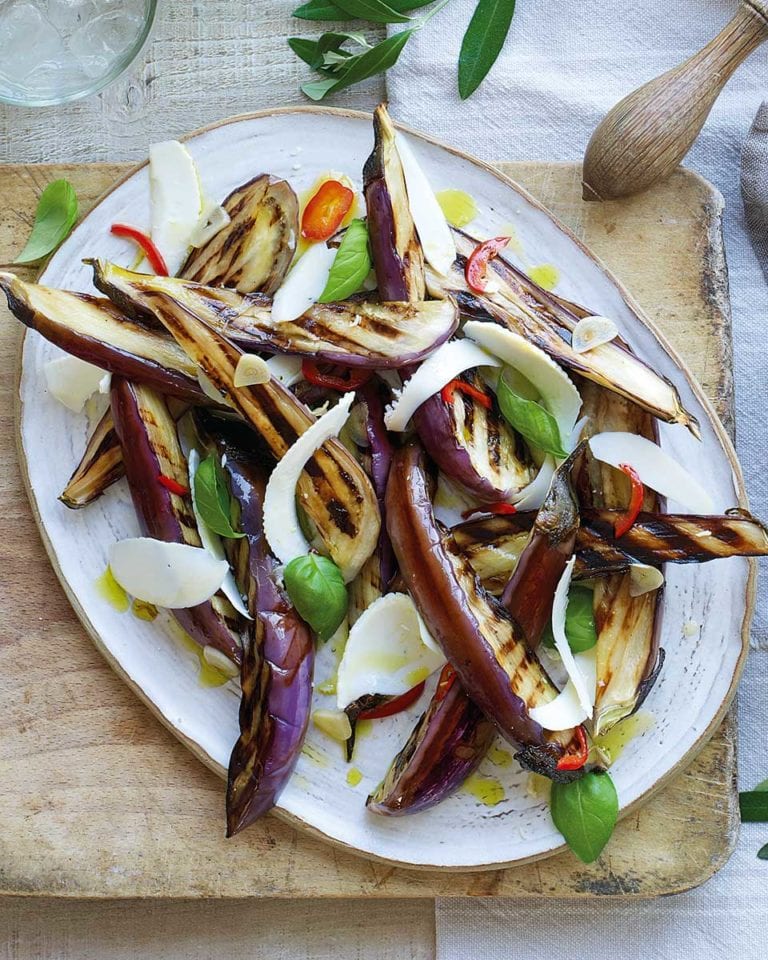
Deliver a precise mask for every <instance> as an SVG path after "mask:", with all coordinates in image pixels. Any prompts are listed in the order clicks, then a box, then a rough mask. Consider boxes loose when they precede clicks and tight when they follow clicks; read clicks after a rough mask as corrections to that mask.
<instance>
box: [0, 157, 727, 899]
mask: <svg viewBox="0 0 768 960" xmlns="http://www.w3.org/2000/svg"><path fill="white" fill-rule="evenodd" d="M502 166H503V169H504V170H505V172H507V173H510V174H511V175H512V176H514V177H516V178H517V179H518V180H519V181H521V183H522V184H523V185H524V186H526V187H527V188H528V189H530V190H531V192H533V193H534V195H536V196H537V197H539V198H540V199H542V200H543V201H544V202H545V203H547V204H548V205H549V206H550V207H551V208H552V209H553V210H554V212H555V213H556V214H558V215H559V216H560V217H561V218H562V219H563V220H564V221H565V222H566V223H567V224H568V225H569V226H570V227H571V228H572V229H574V230H575V231H576V232H577V233H578V234H579V235H580V236H582V237H583V238H584V239H585V240H586V241H587V242H588V243H589V244H591V245H592V247H593V248H594V249H595V251H596V252H597V253H598V255H601V256H602V257H603V258H604V259H605V260H606V262H607V263H608V265H609V266H610V267H612V268H613V269H614V270H615V271H616V272H617V273H618V275H619V276H620V277H621V278H622V279H623V280H624V281H626V282H627V283H628V285H629V287H630V289H631V290H632V292H633V293H634V294H635V296H636V297H637V298H638V299H639V301H640V302H641V303H642V304H643V306H644V307H645V308H646V310H647V311H648V313H649V314H650V315H651V317H652V318H653V319H655V320H656V321H657V322H658V323H659V324H660V326H661V327H662V328H663V330H664V332H665V333H666V334H667V335H668V336H669V337H670V339H671V340H672V341H673V343H674V345H675V346H677V347H678V348H679V349H680V350H681V352H682V353H683V354H684V356H685V357H686V359H687V360H688V361H689V363H690V364H691V366H692V368H693V370H694V371H695V372H696V373H697V374H698V375H699V377H700V379H701V381H702V383H703V385H704V387H705V390H706V391H707V393H708V394H709V396H710V397H712V398H713V399H714V401H715V403H716V406H717V408H718V410H719V411H720V413H721V415H723V416H724V417H725V419H726V421H728V422H730V416H731V409H732V407H731V405H732V386H731V380H730V317H729V313H728V304H727V288H726V279H725V264H724V257H723V252H722V242H721V238H720V215H721V208H722V204H721V201H720V199H719V197H718V195H716V194H715V193H714V192H713V191H712V189H711V188H710V187H708V186H707V185H706V184H705V183H704V182H703V181H702V180H700V179H699V178H697V177H696V176H695V175H693V174H690V173H687V172H683V171H680V172H678V173H676V174H675V175H674V177H673V179H672V180H671V181H669V182H668V183H666V184H664V185H662V186H660V187H658V188H657V189H656V190H654V191H653V192H652V193H649V194H645V195H644V196H642V197H639V198H636V199H633V200H629V201H622V202H619V203H615V204H605V205H601V206H600V207H596V206H594V205H585V204H583V203H582V202H581V200H580V199H579V191H580V176H579V169H578V167H577V166H575V165H572V164H568V165H546V164H508V165H502ZM123 170H124V167H121V166H119V165H105V166H90V167H76V166H70V167H66V166H56V167H26V168H20V167H5V168H0V187H1V188H2V192H3V196H4V198H5V200H6V202H5V204H4V208H3V212H2V214H0V262H3V261H7V260H9V259H11V256H12V254H13V252H15V251H16V250H18V248H19V247H20V246H21V243H22V240H23V236H24V229H23V228H22V227H21V225H22V224H26V223H28V222H29V217H30V213H31V211H32V210H33V209H34V204H35V201H36V198H37V196H38V194H39V191H40V188H41V186H42V185H43V184H44V183H46V182H48V181H49V180H51V179H53V178H55V177H59V176H68V177H69V178H70V179H71V180H72V182H73V183H74V185H75V187H76V189H77V192H78V194H79V196H80V198H81V201H82V205H83V208H84V209H87V208H88V206H89V205H90V204H91V203H92V201H93V199H94V198H95V197H96V196H97V195H98V194H99V193H100V192H101V191H102V190H103V189H104V188H106V187H107V186H108V185H109V184H110V183H111V182H112V181H113V180H114V179H115V177H116V176H117V175H118V174H119V173H121V172H122V171H123ZM0 337H2V351H1V352H0V356H1V357H2V360H1V361H0V362H1V363H2V364H3V365H4V368H3V374H4V375H3V376H2V378H1V380H0V385H1V386H0V388H1V389H2V391H3V396H2V399H3V403H2V408H1V410H2V412H1V413H0V444H1V445H2V446H0V465H1V469H2V474H0V484H1V485H2V491H3V495H4V502H5V505H6V510H5V512H4V515H3V517H2V518H0V533H1V536H0V560H1V561H2V566H0V569H2V571H3V574H2V577H3V587H4V590H3V602H4V604H5V611H6V617H5V618H4V620H3V625H2V627H0V672H1V673H2V675H3V677H4V678H5V680H6V682H5V683H4V684H3V685H2V687H1V688H0V716H2V717H3V727H2V730H1V731H0V892H5V893H18V894H46V895H49V896H50V895H52V896H64V897H96V898H117V897H170V898H189V897H193V898H194V897H222V898H240V897H345V896H346V897H357V896H365V897H408V898H411V897H421V898H431V897H434V896H455V895H475V896H519V895H547V896H583V895H594V894H598V895H612V894H614V895H630V894H633V895H641V896H650V895H656V894H661V893H671V892H674V891H678V890H682V889H686V888H688V887H690V886H692V885H695V884H697V883H700V882H702V881H703V880H704V879H706V878H707V877H708V876H710V875H711V873H712V872H714V871H715V870H716V869H717V868H718V867H719V866H721V865H722V864H723V863H724V862H725V860H726V859H727V857H728V856H729V854H730V852H731V850H732V849H733V845H734V843H735V839H736V833H737V829H738V816H737V809H736V799H735V796H736V795H735V786H734V782H733V778H734V772H735V747H734V726H733V720H732V719H731V718H728V719H727V720H726V723H725V724H724V726H723V728H722V729H721V731H720V732H719V733H718V734H717V735H716V736H715V737H714V739H713V740H712V741H710V743H709V744H708V745H707V746H706V747H705V748H704V750H703V751H702V752H701V754H700V755H699V757H698V758H697V759H696V760H695V761H694V763H693V764H692V765H691V767H690V768H689V769H688V770H687V771H686V772H685V773H684V774H683V775H681V776H680V777H679V778H678V779H677V780H675V781H674V782H673V783H672V784H671V785H670V786H668V787H667V788H665V789H664V791H663V792H662V793H660V794H659V795H658V796H657V797H655V798H654V799H653V800H652V801H651V802H650V803H649V804H648V805H647V806H645V807H644V808H643V809H641V810H640V811H638V812H636V813H633V814H632V815H631V816H630V817H628V818H627V819H626V820H625V821H624V822H623V823H622V824H620V826H619V828H618V830H617V833H616V836H615V838H614V840H613V841H612V844H611V846H610V848H609V852H608V854H607V855H606V856H605V857H604V858H603V859H602V860H601V861H600V862H599V863H598V864H595V865H593V866H591V867H584V866H583V865H581V864H579V863H578V862H577V861H576V860H575V859H574V858H573V857H572V856H570V854H564V855H560V856H557V857H554V858H550V859H547V860H544V861H540V862H537V863H534V864H530V865H527V866H523V867H519V868H516V869H512V870H504V871H493V872H487V873H465V874H450V875H447V874H437V873H420V872H409V871H405V870H400V869H393V868H390V867H387V866H384V865H380V864H375V863H370V862H367V861H364V860H362V859H360V858H357V857H354V856H351V855H348V854H346V853H342V852H340V851H338V850H335V849H333V848H332V847H330V846H327V845H325V844H322V843H320V842H317V841H315V840H312V839H310V838H307V837H304V836H301V835H299V834H297V833H296V832H295V831H294V830H293V829H292V828H290V827H289V826H287V825H286V824H284V823H282V822H280V821H278V820H277V819H275V818H267V819H266V820H264V821H263V822H262V823H260V824H258V825H256V827H254V828H253V829H251V830H249V831H248V832H246V833H245V834H243V835H242V836H241V837H238V838H237V839H236V840H234V841H225V840H224V839H223V837H222V804H223V796H222V785H221V783H220V782H219V781H218V780H217V779H216V778H215V777H214V776H213V775H212V774H209V773H208V772H207V771H206V770H205V769H203V768H202V767H201V766H200V765H199V764H198V763H197V762H196V761H194V760H193V758H192V757H191V756H190V755H189V754H188V753H187V752H186V751H185V750H184V748H183V747H182V746H181V745H180V744H179V743H177V742H176V741H175V740H174V739H173V738H172V737H171V735H170V734H169V733H168V732H167V731H166V730H165V729H164V728H163V727H162V726H161V725H160V724H159V723H158V722H157V721H156V720H154V718H153V717H152V716H151V715H150V714H149V712H148V711H147V710H146V709H144V708H143V707H142V706H141V705H140V704H139V703H138V702H137V701H136V700H135V698H134V697H133V696H132V694H131V693H130V692H129V691H128V690H127V688H125V687H124V686H123V685H122V684H121V683H120V682H119V681H118V679H117V678H116V677H115V676H114V675H113V674H112V673H111V672H110V671H109V670H108V668H107V667H106V666H105V664H104V663H103V662H102V660H101V659H100V658H99V656H98V655H97V653H96V651H95V650H94V648H93V647H92V645H91V644H90V642H89V641H88V639H87V638H86V636H85V634H84V632H83V630H82V628H81V627H80V625H79V623H78V621H77V620H76V619H75V617H74V615H73V613H72V611H71V609H70V607H69V605H68V603H67V602H66V600H65V598H64V595H63V593H62V590H61V588H60V587H59V585H58V583H57V581H56V580H55V577H54V575H53V573H52V571H51V569H50V566H49V564H48V561H47V558H46V557H45V554H44V551H43V549H42V546H41V543H40V540H39V538H38V535H37V532H36V530H35V527H34V524H33V521H32V518H31V515H30V511H29V508H28V506H27V504H26V502H25V500H24V498H23V493H22V491H21V484H20V480H19V474H18V468H17V465H16V457H15V450H14V442H13V424H12V415H11V411H12V408H13V401H14V398H13V396H12V393H13V390H14V386H13V385H14V384H15V376H14V364H15V362H16V356H17V353H18V348H19V343H20V339H21V329H20V328H19V326H18V325H17V324H16V323H14V322H13V321H11V319H10V318H8V317H7V315H6V313H5V312H3V323H2V326H0ZM53 468H55V469H61V468H60V467H57V466H56V465H52V469H53ZM62 472H66V471H62Z"/></svg>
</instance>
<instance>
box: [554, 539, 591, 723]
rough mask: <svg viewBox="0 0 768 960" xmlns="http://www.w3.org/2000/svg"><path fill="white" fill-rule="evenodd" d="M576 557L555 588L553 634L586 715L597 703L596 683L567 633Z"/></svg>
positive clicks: (568, 564) (571, 560)
mask: <svg viewBox="0 0 768 960" xmlns="http://www.w3.org/2000/svg"><path fill="white" fill-rule="evenodd" d="M575 563H576V557H571V559H570V560H569V561H568V563H567V564H566V565H565V570H564V571H563V575H562V577H560V581H559V582H558V584H557V589H556V590H555V599H554V601H553V603H552V634H553V635H554V638H555V649H556V650H557V652H558V653H559V654H560V659H561V660H562V661H563V666H564V667H565V672H566V673H567V674H568V679H569V680H570V681H571V682H572V683H573V686H574V688H575V690H576V696H577V698H578V701H579V703H580V704H581V708H582V710H584V712H585V715H586V716H589V715H591V713H592V708H593V706H594V703H595V685H594V684H592V685H591V686H590V683H589V678H588V677H585V676H584V674H583V673H582V671H581V670H580V668H579V665H578V663H577V662H576V660H575V658H574V656H573V652H572V650H571V646H570V644H569V643H568V638H567V637H566V635H565V615H566V612H567V610H568V591H569V589H570V586H571V576H572V575H573V565H574V564H575Z"/></svg>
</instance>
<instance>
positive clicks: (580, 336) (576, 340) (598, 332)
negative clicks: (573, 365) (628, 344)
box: [571, 317, 619, 353]
mask: <svg viewBox="0 0 768 960" xmlns="http://www.w3.org/2000/svg"><path fill="white" fill-rule="evenodd" d="M618 335H619V328H618V327H617V326H616V324H615V323H614V322H613V320H611V319H610V318H609V317H582V318H581V320H579V322H578V323H577V324H576V326H575V327H574V328H573V334H572V336H571V347H572V348H573V352H574V353H586V352H587V350H594V348H595V347H600V346H602V345H603V344H604V343H609V342H610V341H611V340H613V339H614V338H615V337H617V336H618Z"/></svg>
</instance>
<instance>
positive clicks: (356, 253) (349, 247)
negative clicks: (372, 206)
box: [319, 220, 373, 303]
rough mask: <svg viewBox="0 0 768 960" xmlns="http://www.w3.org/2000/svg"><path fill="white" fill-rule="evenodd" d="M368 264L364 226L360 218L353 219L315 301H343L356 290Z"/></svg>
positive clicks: (365, 273) (370, 264)
mask: <svg viewBox="0 0 768 960" xmlns="http://www.w3.org/2000/svg"><path fill="white" fill-rule="evenodd" d="M372 266H373V262H372V260H371V254H370V251H369V249H368V227H367V226H366V225H365V221H364V220H353V221H352V223H350V225H349V226H348V227H347V232H346V233H345V234H344V238H343V240H342V241H341V244H340V245H339V250H338V253H337V254H336V259H335V260H334V261H333V265H332V267H331V272H330V273H329V274H328V282H327V283H326V285H325V289H324V290H323V292H322V294H321V295H320V299H319V303H331V302H332V301H334V300H346V299H347V297H349V296H351V295H352V294H353V293H357V291H358V290H359V289H360V287H361V285H362V283H363V280H365V278H366V277H367V276H368V274H369V273H370V272H371V267H372Z"/></svg>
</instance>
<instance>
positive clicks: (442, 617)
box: [386, 442, 583, 780]
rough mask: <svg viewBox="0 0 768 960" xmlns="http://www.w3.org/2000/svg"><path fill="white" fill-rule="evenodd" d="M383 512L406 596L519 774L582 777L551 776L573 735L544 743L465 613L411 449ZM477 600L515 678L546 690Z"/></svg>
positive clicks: (473, 618)
mask: <svg viewBox="0 0 768 960" xmlns="http://www.w3.org/2000/svg"><path fill="white" fill-rule="evenodd" d="M386 508H387V529H388V530H389V535H390V537H391V538H392V544H393V546H394V549H395V555H396V557H397V560H398V563H399V565H400V573H401V574H402V577H403V579H404V582H405V586H406V589H407V590H408V591H409V592H410V594H411V596H412V597H413V600H414V602H415V604H416V606H417V608H418V610H419V613H420V614H421V616H422V617H423V619H424V621H425V623H426V625H427V628H428V629H429V631H430V633H431V634H432V636H433V637H434V638H435V640H436V641H437V642H438V643H439V644H440V646H441V648H442V650H443V653H444V654H445V656H446V657H447V659H448V661H449V663H450V664H451V666H452V667H453V668H454V670H455V671H456V674H457V676H458V678H459V681H460V682H461V685H462V686H463V687H464V689H465V690H466V692H467V694H468V696H469V697H471V698H472V700H474V702H475V703H476V704H477V706H478V707H479V708H480V709H481V710H482V711H483V713H484V714H485V716H486V717H487V718H488V719H489V720H491V721H493V722H494V723H495V724H496V726H497V727H498V729H499V731H500V733H501V734H502V735H503V736H504V737H505V739H506V740H508V741H509V742H510V743H512V744H515V745H518V746H519V747H520V748H521V749H520V751H519V752H518V754H516V756H517V759H518V760H519V761H520V763H522V764H523V766H525V767H526V768H528V769H530V770H533V771H534V772H536V773H541V774H543V775H544V776H547V777H549V778H551V779H559V780H572V779H577V778H578V777H580V776H581V775H582V773H583V770H576V771H558V770H557V769H556V764H557V761H558V760H560V759H561V758H562V757H563V756H564V755H565V753H566V752H568V747H569V745H570V741H571V739H572V737H573V734H571V735H570V736H569V735H568V731H564V732H563V733H562V734H552V735H548V734H547V733H546V732H545V731H544V730H543V729H542V727H541V726H540V725H539V724H538V723H536V722H535V721H534V720H533V719H532V718H531V716H530V714H529V713H528V708H527V706H526V704H525V702H524V700H523V699H522V698H521V697H519V696H518V695H517V694H516V693H515V692H514V689H513V686H512V679H511V677H510V675H509V674H508V673H507V671H506V670H505V669H504V667H503V666H502V665H501V664H500V663H499V661H498V660H497V659H496V656H495V655H494V652H493V650H492V649H491V646H490V644H489V642H488V641H487V640H486V638H485V636H484V635H483V631H482V629H481V624H480V623H479V621H478V616H479V614H478V613H477V612H476V609H473V607H472V606H471V605H470V601H469V598H468V596H467V594H466V592H465V589H464V586H463V585H462V583H461V582H460V581H459V579H458V576H457V573H456V567H455V566H454V563H453V562H452V560H451V555H450V553H449V550H450V549H451V542H450V538H449V537H446V536H445V534H444V531H443V530H442V529H441V528H440V526H439V525H438V523H437V521H436V519H435V516H434V512H433V509H432V502H431V497H430V482H429V477H428V475H427V466H426V457H425V454H424V451H423V449H422V448H421V446H420V445H419V444H417V443H415V442H411V443H409V444H407V445H406V446H404V447H401V448H400V450H398V452H397V454H396V455H395V459H394V462H393V464H392V470H391V472H390V479H389V484H388V487H387V499H386ZM454 549H455V548H454ZM456 552H457V553H458V551H456ZM476 600H477V601H478V602H479V603H481V604H484V605H485V606H486V608H487V614H486V615H487V617H488V619H489V622H491V621H494V620H499V619H501V620H504V619H506V620H507V621H508V622H509V624H510V627H509V629H510V631H511V634H510V636H511V638H513V639H514V641H515V644H516V645H517V644H521V645H523V650H522V651H521V654H520V663H519V665H518V667H517V668H516V671H517V673H518V674H523V673H524V672H527V671H535V672H536V674H537V675H538V676H537V679H536V683H537V684H538V683H551V681H549V680H548V678H547V676H546V674H545V673H544V671H543V668H542V667H541V665H540V664H539V663H538V661H537V660H536V657H535V654H533V653H532V652H530V651H528V650H527V647H525V644H524V639H523V638H522V635H519V633H518V635H517V636H515V632H512V631H514V630H516V628H514V624H513V623H512V622H511V621H509V619H508V616H507V615H506V612H505V611H504V610H503V609H501V608H500V607H499V606H498V605H497V604H496V603H495V601H493V598H491V597H490V596H488V595H485V594H484V593H483V592H482V591H481V592H480V593H479V594H478V597H477V598H476ZM555 691H556V688H555ZM571 752H574V751H571Z"/></svg>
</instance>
